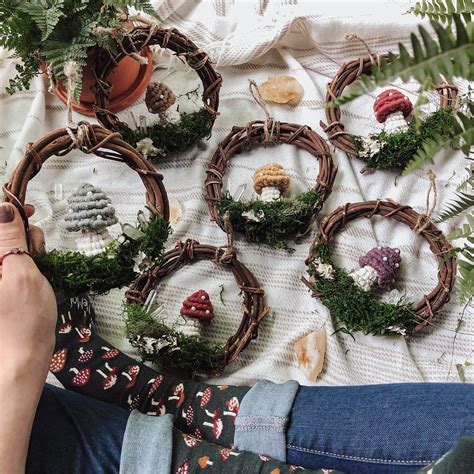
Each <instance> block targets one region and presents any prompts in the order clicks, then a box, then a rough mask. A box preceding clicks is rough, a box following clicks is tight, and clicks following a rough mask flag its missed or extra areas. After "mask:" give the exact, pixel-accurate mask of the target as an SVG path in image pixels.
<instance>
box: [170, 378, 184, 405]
mask: <svg viewBox="0 0 474 474" xmlns="http://www.w3.org/2000/svg"><path fill="white" fill-rule="evenodd" d="M169 400H177V402H176V406H177V407H180V406H181V405H182V404H183V403H184V385H183V384H182V383H179V384H178V385H176V386H175V387H174V388H173V395H172V396H171V397H169V398H168V401H169Z"/></svg>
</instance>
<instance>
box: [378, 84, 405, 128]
mask: <svg viewBox="0 0 474 474" xmlns="http://www.w3.org/2000/svg"><path fill="white" fill-rule="evenodd" d="M412 110H413V104H412V103H411V101H410V99H409V98H408V97H407V96H406V95H404V94H402V93H401V92H399V91H397V90H396V89H388V90H386V91H384V92H382V93H381V94H379V95H378V96H377V98H376V99H375V102H374V113H375V118H376V119H377V121H378V122H380V123H383V122H385V120H387V117H388V115H390V114H391V113H393V112H398V111H399V112H403V116H404V117H408V116H409V115H410V114H411V112H412Z"/></svg>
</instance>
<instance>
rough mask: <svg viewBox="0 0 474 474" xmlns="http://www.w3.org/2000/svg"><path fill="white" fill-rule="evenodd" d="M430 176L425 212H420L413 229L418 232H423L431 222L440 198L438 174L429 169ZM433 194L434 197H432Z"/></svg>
mask: <svg viewBox="0 0 474 474" xmlns="http://www.w3.org/2000/svg"><path fill="white" fill-rule="evenodd" d="M427 175H428V178H429V180H430V187H429V188H428V192H427V193H426V204H425V213H424V214H420V216H419V217H418V221H417V223H416V226H415V228H414V229H413V230H414V231H415V232H416V233H417V234H421V232H423V231H424V230H425V229H426V228H427V227H428V226H429V225H430V224H431V216H432V215H433V212H434V210H435V208H436V204H437V200H438V189H437V187H436V175H435V174H434V173H433V170H432V169H429V170H428V173H427ZM432 195H433V198H432V197H431V196H432Z"/></svg>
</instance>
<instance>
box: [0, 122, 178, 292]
mask: <svg viewBox="0 0 474 474" xmlns="http://www.w3.org/2000/svg"><path fill="white" fill-rule="evenodd" d="M74 149H78V150H81V151H82V152H83V153H86V154H94V155H96V156H98V157H101V158H104V159H106V160H112V161H118V162H122V163H124V164H126V165H127V166H129V167H130V168H131V169H132V170H134V171H135V172H136V173H138V175H139V176H140V178H141V180H142V182H143V184H144V186H145V189H146V204H147V208H148V210H149V211H150V218H149V219H145V218H144V217H142V219H141V222H139V225H138V229H135V231H136V232H135V234H134V235H130V233H129V234H126V233H125V232H124V233H123V234H122V235H121V236H120V238H119V239H118V240H117V241H115V240H114V241H113V242H111V243H110V245H108V246H107V247H106V248H105V249H104V251H103V252H101V253H100V254H98V255H93V256H88V255H84V254H82V253H80V252H72V251H59V250H52V251H50V252H47V253H45V254H43V255H39V256H35V261H36V263H37V265H38V267H39V269H40V270H41V272H42V273H43V274H44V275H45V276H46V277H47V278H48V280H49V281H50V282H51V284H52V286H53V288H55V289H56V290H60V291H63V292H64V293H65V294H68V295H78V294H80V293H84V292H92V293H106V292H107V291H109V290H111V289H112V288H118V287H122V286H125V285H128V284H130V283H131V282H132V281H133V280H134V279H135V278H136V277H137V275H138V273H137V271H136V259H137V257H138V255H140V254H146V255H147V257H148V259H149V260H150V261H152V262H155V261H157V260H159V258H160V257H161V255H162V252H163V248H164V244H165V242H166V240H167V238H168V235H169V232H170V229H169V225H168V220H169V205H168V198H167V195H166V190H165V188H164V186H163V182H162V176H161V175H160V174H159V173H157V172H156V171H155V170H154V169H153V167H152V165H151V164H150V163H149V162H147V161H146V160H145V159H144V158H143V157H142V155H140V153H138V152H137V151H136V150H135V149H134V148H133V147H131V146H130V145H129V144H128V143H126V142H125V141H123V140H122V138H121V136H120V134H118V133H112V132H110V131H109V130H106V129H104V128H103V127H100V126H99V125H91V124H89V123H87V122H80V123H79V124H78V125H70V126H69V127H67V128H61V129H58V130H55V131H52V132H50V133H48V134H47V135H46V136H44V137H43V138H41V139H39V140H38V141H37V142H35V143H33V144H29V145H28V147H27V150H26V153H25V156H24V158H23V159H22V160H21V161H20V163H19V164H18V165H17V167H16V168H15V170H14V171H13V174H12V176H11V178H10V181H9V182H8V183H7V184H6V185H5V186H4V193H5V201H6V202H11V203H12V204H14V205H15V206H16V207H17V208H18V209H19V211H20V213H21V215H22V218H23V221H24V223H25V230H28V218H27V216H26V213H25V211H24V208H23V206H24V203H25V197H26V191H27V186H28V183H29V181H30V180H31V179H32V178H33V177H34V176H36V175H37V174H38V173H39V172H40V170H41V168H42V166H43V164H44V162H45V161H46V160H47V159H48V158H50V157H52V156H60V157H61V156H64V155H67V154H68V153H70V152H71V151H72V150H74ZM102 202H105V204H104V205H106V206H108V204H107V201H105V200H103V201H102ZM80 205H81V206H83V207H82V210H83V212H85V213H88V212H89V211H90V207H88V203H87V202H82V203H80ZM108 209H109V208H108ZM102 217H103V216H102V215H100V216H97V219H99V218H100V219H102ZM114 222H116V221H114ZM130 227H131V226H130ZM27 235H28V234H27Z"/></svg>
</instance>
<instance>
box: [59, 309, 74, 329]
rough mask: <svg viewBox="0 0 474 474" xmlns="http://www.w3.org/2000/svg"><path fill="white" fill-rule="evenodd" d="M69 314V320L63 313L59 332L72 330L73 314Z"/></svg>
mask: <svg viewBox="0 0 474 474" xmlns="http://www.w3.org/2000/svg"><path fill="white" fill-rule="evenodd" d="M68 316H69V319H68V321H66V319H65V318H64V314H61V320H62V324H60V325H59V327H58V333H59V334H68V333H70V332H71V329H72V324H71V314H70V313H69V314H68Z"/></svg>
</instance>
